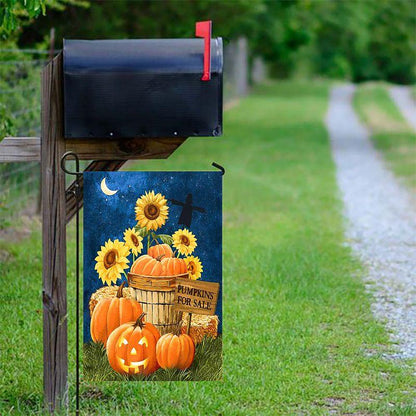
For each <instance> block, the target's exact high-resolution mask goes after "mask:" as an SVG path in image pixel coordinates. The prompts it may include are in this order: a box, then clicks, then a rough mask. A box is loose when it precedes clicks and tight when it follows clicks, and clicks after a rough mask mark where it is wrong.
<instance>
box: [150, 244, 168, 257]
mask: <svg viewBox="0 0 416 416" xmlns="http://www.w3.org/2000/svg"><path fill="white" fill-rule="evenodd" d="M147 254H148V255H149V256H150V257H153V258H154V259H156V258H157V257H162V258H164V259H166V258H168V257H173V251H172V249H171V248H170V245H168V244H156V245H155V246H151V247H149V250H147Z"/></svg>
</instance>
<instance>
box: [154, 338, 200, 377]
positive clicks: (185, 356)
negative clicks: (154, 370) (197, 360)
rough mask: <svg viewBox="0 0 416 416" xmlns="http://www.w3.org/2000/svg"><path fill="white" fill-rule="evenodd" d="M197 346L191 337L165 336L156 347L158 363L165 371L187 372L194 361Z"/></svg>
mask: <svg viewBox="0 0 416 416" xmlns="http://www.w3.org/2000/svg"><path fill="white" fill-rule="evenodd" d="M194 356H195V344H194V342H193V341H192V338H191V337H190V336H189V335H186V334H181V335H179V336H178V335H174V334H165V335H162V336H161V337H160V339H159V341H158V342H157V345H156V357H157V362H158V363H159V365H160V366H161V367H162V368H163V369H165V370H166V369H168V368H179V369H180V370H186V369H187V368H189V367H190V366H191V364H192V362H193V360H194Z"/></svg>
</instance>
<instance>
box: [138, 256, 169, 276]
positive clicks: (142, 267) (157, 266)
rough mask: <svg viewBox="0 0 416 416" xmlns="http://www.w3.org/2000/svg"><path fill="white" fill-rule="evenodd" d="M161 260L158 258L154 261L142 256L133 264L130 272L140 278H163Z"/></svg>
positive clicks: (151, 258)
mask: <svg viewBox="0 0 416 416" xmlns="http://www.w3.org/2000/svg"><path fill="white" fill-rule="evenodd" d="M161 259H162V258H161V257H160V256H159V257H157V258H155V259H154V258H153V257H151V256H149V255H148V254H144V255H143V256H140V257H139V258H138V259H137V260H136V261H135V262H134V263H133V265H132V266H131V269H130V272H131V273H134V274H140V275H142V276H164V268H163V266H162V263H161V261H160V260H161Z"/></svg>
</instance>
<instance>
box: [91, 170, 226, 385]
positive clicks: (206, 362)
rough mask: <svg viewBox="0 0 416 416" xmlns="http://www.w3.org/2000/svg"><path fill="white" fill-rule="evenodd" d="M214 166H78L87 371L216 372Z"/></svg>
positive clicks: (218, 287) (218, 180)
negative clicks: (158, 169)
mask: <svg viewBox="0 0 416 416" xmlns="http://www.w3.org/2000/svg"><path fill="white" fill-rule="evenodd" d="M221 292H222V174H221V172H85V173H84V361H83V362H84V378H85V379H86V380H91V381H100V380H103V381H104V380H126V379H128V380H218V379H221V373H222V298H221Z"/></svg>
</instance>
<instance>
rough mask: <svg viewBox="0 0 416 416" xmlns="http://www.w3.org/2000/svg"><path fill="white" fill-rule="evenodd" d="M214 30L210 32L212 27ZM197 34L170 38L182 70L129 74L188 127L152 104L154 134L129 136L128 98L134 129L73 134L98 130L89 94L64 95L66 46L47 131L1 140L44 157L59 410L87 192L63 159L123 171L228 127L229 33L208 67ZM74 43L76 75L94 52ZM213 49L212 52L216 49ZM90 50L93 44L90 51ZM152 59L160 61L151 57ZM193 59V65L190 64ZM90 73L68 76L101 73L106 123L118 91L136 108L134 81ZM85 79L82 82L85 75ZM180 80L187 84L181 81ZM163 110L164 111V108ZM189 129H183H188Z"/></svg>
mask: <svg viewBox="0 0 416 416" xmlns="http://www.w3.org/2000/svg"><path fill="white" fill-rule="evenodd" d="M207 23H208V22H207ZM209 28H210V26H209ZM207 33H208V32H207ZM208 35H209V36H210V30H209V33H208ZM208 35H207V36H208ZM204 36H205V35H204ZM205 38H206V36H205ZM189 41H190V40H189V39H187V40H184V44H183V45H181V44H180V42H179V41H178V40H170V42H175V45H177V46H178V48H179V49H180V50H181V51H182V53H183V54H184V55H185V58H183V62H184V65H185V66H184V67H182V68H181V69H180V70H179V71H177V73H173V74H172V73H169V74H162V77H161V79H158V76H159V75H156V74H160V68H159V69H157V71H156V72H155V74H154V75H152V74H150V75H149V67H148V66H146V68H145V71H144V72H143V73H139V74H137V72H140V71H136V73H135V74H133V73H132V75H129V77H130V78H129V79H130V80H131V79H132V77H133V78H134V77H135V76H136V77H137V78H136V79H134V80H133V81H134V82H135V87H136V88H138V89H139V90H140V89H141V88H143V91H148V94H152V91H156V95H157V94H159V99H160V100H162V102H161V103H160V104H161V108H162V109H163V110H165V111H167V110H169V105H167V104H166V102H164V101H166V100H165V98H168V99H170V107H171V108H172V111H173V112H175V111H178V108H179V109H180V110H179V113H178V115H177V117H179V118H180V119H181V122H180V123H178V124H179V125H180V126H182V127H183V129H182V130H180V131H179V132H178V131H176V130H171V125H170V124H171V123H172V120H176V119H177V118H175V117H173V116H172V114H167V115H166V114H165V116H166V117H165V119H164V120H165V121H166V123H165V125H163V123H159V120H158V119H157V117H156V118H155V117H154V114H153V113H154V112H155V109H153V110H152V109H151V110H152V111H150V112H148V115H147V116H146V117H144V116H143V114H142V115H141V118H140V117H138V119H139V120H140V119H141V120H143V119H144V120H147V119H150V122H149V123H150V125H149V126H147V127H150V129H149V131H150V133H151V135H150V137H149V136H148V137H145V135H144V133H143V131H141V132H137V134H132V136H131V137H129V136H128V135H126V131H127V132H128V131H129V130H128V129H129V128H130V129H131V128H132V126H133V127H134V128H136V127H135V123H136V122H137V120H136V118H135V117H136V115H135V113H132V112H131V109H130V108H129V106H128V105H124V107H123V105H122V107H123V108H122V109H123V110H125V111H126V112H127V113H129V111H130V115H129V116H128V117H127V118H125V119H126V121H127V123H126V124H127V125H128V124H129V122H131V121H132V120H133V123H130V125H129V127H128V128H127V130H126V128H125V127H124V126H121V125H122V124H123V123H122V121H120V122H119V126H118V127H120V129H124V130H122V131H123V132H124V133H121V134H118V135H117V134H113V132H111V133H109V135H107V136H106V137H101V136H99V135H97V134H96V133H90V134H88V135H87V136H88V137H83V136H80V135H79V134H77V133H75V134H72V133H71V132H73V131H75V132H79V131H92V130H89V128H90V125H89V123H90V119H91V118H89V117H85V115H83V114H82V112H81V111H80V108H78V106H77V102H78V101H77V100H78V99H79V102H80V103H82V101H83V100H82V97H81V98H80V97H79V96H77V95H76V94H75V95H74V93H73V91H72V89H70V90H68V89H67V90H66V93H65V97H64V84H65V82H67V81H64V72H65V71H64V62H63V61H64V56H63V53H60V54H59V55H57V56H56V57H55V58H54V59H53V60H51V61H50V62H49V64H48V65H46V66H45V67H44V69H43V71H42V90H41V94H42V95H41V100H42V117H41V127H42V128H41V138H37V137H6V138H4V139H3V141H1V142H0V162H24V161H40V163H41V177H42V178H41V185H42V239H43V241H42V243H43V272H42V281H43V292H42V298H43V359H44V399H45V405H46V407H47V409H48V411H49V412H51V413H53V412H54V411H55V410H56V409H58V408H60V407H62V406H63V407H66V406H67V404H68V346H67V288H66V224H67V223H68V222H69V221H70V220H71V218H72V217H73V216H74V215H75V214H76V212H77V211H78V209H79V208H80V207H81V206H82V198H81V200H80V201H79V200H78V201H77V200H76V198H75V194H74V193H73V192H68V191H71V190H73V189H74V188H75V182H74V183H72V184H71V185H70V186H69V188H68V189H66V184H65V172H64V171H63V170H62V169H61V159H62V157H63V155H64V154H65V153H66V152H74V153H76V155H77V156H78V158H79V159H80V160H90V161H91V162H90V164H89V165H88V166H87V167H86V169H85V170H86V171H105V170H109V171H115V170H118V169H119V168H120V167H121V166H122V165H123V164H124V163H125V162H126V161H127V160H131V159H164V158H167V157H169V155H171V154H172V153H173V152H174V151H175V150H176V149H177V148H178V147H179V146H180V145H181V144H182V143H183V142H184V141H185V140H186V137H183V136H188V135H189V134H191V133H190V132H192V135H194V136H209V135H211V136H217V135H219V134H221V132H222V43H221V39H216V40H213V41H212V42H213V43H212V45H214V52H215V53H213V54H212V55H213V56H214V58H213V59H215V60H214V61H213V62H214V63H215V65H214V66H212V65H211V66H210V67H209V66H207V61H206V60H207V56H209V57H210V56H212V55H211V50H210V48H209V47H208V49H207V40H206V39H204V40H203V39H194V40H192V42H191V43H190V42H189ZM195 41H196V43H195ZM76 42H78V43H76ZM99 42H101V41H98V43H93V44H91V45H92V50H93V52H97V51H98V52H97V55H96V56H95V58H97V56H98V61H97V60H95V61H93V62H92V65H97V66H96V67H94V71H99V70H100V69H101V70H102V67H103V65H106V64H107V61H103V59H108V58H106V57H108V53H105V54H102V56H104V58H102V56H101V58H100V53H99V52H100V48H101V49H102V48H103V47H104V48H105V50H106V52H107V49H108V47H109V46H110V47H114V45H112V42H117V41H109V43H108V44H104V45H103V44H100V43H99ZM105 42H107V41H105ZM123 42H127V45H126V46H127V47H126V51H127V52H129V53H130V52H131V51H132V49H131V43H130V42H132V41H123ZM133 42H138V43H137V45H139V46H140V45H142V47H143V49H142V53H143V54H146V51H150V52H149V53H150V54H152V53H154V48H155V47H161V48H162V49H161V50H162V51H166V55H165V56H163V59H164V61H163V67H164V68H169V65H168V66H166V59H167V57H168V58H169V59H178V58H177V57H175V56H173V58H172V52H171V51H172V50H177V49H178V48H176V49H175V48H174V49H172V47H171V44H169V43H165V44H163V45H162V46H158V45H157V44H155V40H152V41H150V42H151V45H150V48H149V44H147V45H145V44H143V43H140V42H142V41H133ZM178 42H179V43H178ZM87 43H88V42H87ZM161 43H163V41H161ZM74 44H75V48H73V49H72V50H71V51H70V52H67V55H66V56H67V57H68V56H70V57H71V58H70V59H69V60H68V61H67V63H66V65H70V64H74V66H73V67H71V71H69V72H70V73H71V74H73V68H79V66H80V62H81V64H82V65H83V59H84V58H85V60H88V59H89V58H88V57H89V56H90V55H91V54H89V53H85V49H84V48H85V44H86V43H84V41H75V42H74ZM209 44H210V43H209V42H208V45H209ZM135 45H136V44H134V46H135ZM87 46H88V45H87ZM116 46H117V45H116ZM199 49H201V52H200V54H198V53H196V51H198V50H199ZM114 50H115V51H116V52H114V53H115V54H117V53H119V50H120V48H118V46H117V47H115V48H114ZM207 50H208V52H209V54H208V55H207ZM87 52H89V51H88V50H87ZM64 53H65V49H64ZM77 54H78V55H77ZM126 56H128V55H124V56H122V59H130V58H126ZM65 59H68V58H65ZM100 59H101V61H100ZM133 59H136V62H133V64H134V63H137V60H140V59H141V58H140V54H137V53H136V55H135V56H133ZM181 59H182V58H181ZM97 62H98V64H97ZM146 62H153V61H152V60H150V61H149V60H147V61H146ZM175 63H176V65H172V67H173V68H176V69H175V70H177V68H178V65H177V63H178V61H176V62H175ZM181 63H182V62H181ZM210 63H211V62H210ZM90 64H91V62H90ZM127 64H128V67H129V68H131V62H127ZM82 65H81V66H82ZM186 65H188V67H187V66H186ZM198 66H200V75H202V74H203V78H202V79H201V76H200V75H198V74H197V73H196V72H195V71H199V69H198ZM116 67H117V66H116ZM97 68H98V69H97ZM207 68H208V69H209V70H211V72H212V77H211V76H210V77H209V79H204V77H205V78H207V76H206V71H207V70H208V69H207ZM105 69H106V68H105ZM75 71H76V69H75ZM86 72H88V71H85V67H83V69H82V71H81V73H82V74H81V76H80V77H79V78H76V81H75V83H74V81H73V80H71V79H70V80H69V81H71V83H70V82H69V81H68V85H70V87H71V88H75V89H76V88H80V90H81V91H84V89H85V88H83V87H84V86H86V85H87V86H89V85H90V84H91V81H92V82H93V83H94V82H95V81H97V80H98V81H97V82H98V84H97V87H98V88H97V89H98V90H99V93H100V92H101V93H102V92H103V90H106V91H105V92H106V93H105V94H102V95H103V96H104V97H106V98H107V107H105V103H104V106H103V105H101V103H98V104H99V105H98V107H99V109H100V111H101V114H104V115H101V117H102V118H103V124H105V123H104V122H105V121H107V120H106V117H105V115H106V114H108V115H109V116H110V117H112V116H113V114H112V113H111V114H110V111H112V108H111V103H112V100H113V98H114V99H117V98H118V99H121V101H120V102H122V101H123V98H125V102H127V103H129V105H130V107H131V101H132V99H134V96H132V95H131V91H130V89H129V88H125V87H123V88H124V90H123V89H122V90H123V92H122V93H121V97H120V96H119V97H114V95H115V96H117V95H119V93H118V89H117V86H114V85H113V86H111V85H110V86H109V87H108V88H107V85H106V84H105V83H104V84H102V83H101V82H102V81H101V80H102V79H105V74H104V75H103V74H101V77H100V76H98V77H96V79H94V75H93V78H92V79H91V78H86V79H81V78H82V77H83V76H84V75H85V73H86ZM104 72H106V71H104ZM162 72H163V71H162ZM93 74H95V72H93ZM88 76H90V75H88ZM123 76H124V75H123ZM120 77H121V75H120ZM69 78H70V76H69ZM115 78H117V75H115V76H114V74H112V79H113V80H114V79H115ZM80 79H81V81H79V80H80ZM211 79H213V80H214V81H213V82H212V84H210V85H209V86H208V85H203V84H204V82H203V83H202V84H200V82H201V80H202V81H211ZM120 80H121V81H120ZM166 80H168V82H170V84H166V82H167V81H166ZM172 80H173V82H176V81H177V82H179V87H178V85H174V86H173V88H172ZM119 82H123V83H124V79H122V78H120V79H119ZM77 83H78V84H77ZM180 83H182V84H183V85H182V86H181V84H180ZM123 85H124V84H123ZM149 85H150V87H151V88H150V87H149ZM169 86H170V87H171V91H172V95H170V94H169V93H167V94H165V93H164V91H165V90H166V88H167V87H169ZM67 88H68V86H67ZM111 88H112V89H111ZM149 88H150V89H149ZM183 89H185V90H186V91H187V94H185V96H186V98H184V99H179V101H180V105H179V107H178V105H176V103H175V96H174V94H176V99H177V98H178V96H180V94H182V90H183ZM92 91H93V90H92ZM140 91H141V90H140ZM113 93H114V95H113ZM123 94H125V95H126V97H123ZM178 94H179V95H178ZM198 96H200V97H198ZM109 97H110V98H109ZM153 98H154V97H151V98H150V101H149V102H150V103H152V102H154V101H155V100H154V99H153ZM198 98H201V100H198ZM205 98H206V99H205ZM71 100H72V101H71ZM94 100H95V102H97V101H99V100H98V99H97V97H93V99H92V102H94ZM186 100H188V101H186ZM189 100H190V101H189ZM104 101H105V100H104ZM156 101H157V100H156ZM198 101H199V102H198ZM64 103H65V111H64ZM202 103H203V104H202ZM191 104H193V105H191ZM80 105H81V104H80ZM198 105H200V108H197V107H198ZM181 106H182V107H181ZM137 111H138V110H137ZM156 111H158V110H156ZM106 112H107V113H106ZM161 115H162V116H163V114H161ZM71 117H72V119H71ZM123 117H125V114H124V111H123V112H121V114H120V119H122V118H123ZM162 119H163V118H162ZM79 120H81V121H79ZM192 120H194V121H195V122H194V124H192V123H193V122H192ZM152 123H153V124H152ZM115 124H117V123H115ZM159 124H160V125H159ZM91 125H92V126H93V127H94V128H96V129H97V131H100V129H101V127H102V126H101V122H100V119H99V118H98V119H96V120H93V121H92V122H91ZM212 126H214V127H212ZM116 127H117V126H116ZM164 129H165V130H166V131H171V132H172V136H170V135H166V137H165V136H163V135H162V134H161V132H164V131H165V130H164ZM135 131H137V130H135ZM68 132H69V133H68ZM181 132H183V133H182V134H181ZM119 133H120V131H119ZM181 136H182V137H181ZM78 185H79V188H80V189H79V190H80V192H81V195H82V177H80V178H79V182H78Z"/></svg>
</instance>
